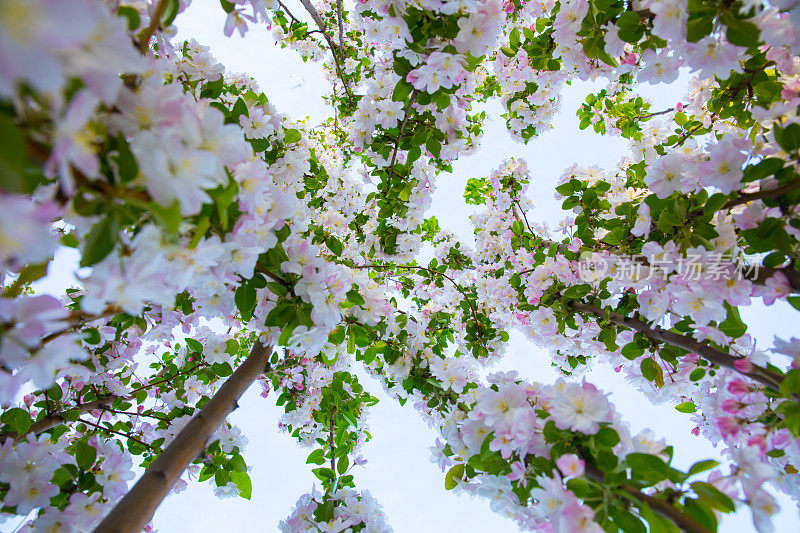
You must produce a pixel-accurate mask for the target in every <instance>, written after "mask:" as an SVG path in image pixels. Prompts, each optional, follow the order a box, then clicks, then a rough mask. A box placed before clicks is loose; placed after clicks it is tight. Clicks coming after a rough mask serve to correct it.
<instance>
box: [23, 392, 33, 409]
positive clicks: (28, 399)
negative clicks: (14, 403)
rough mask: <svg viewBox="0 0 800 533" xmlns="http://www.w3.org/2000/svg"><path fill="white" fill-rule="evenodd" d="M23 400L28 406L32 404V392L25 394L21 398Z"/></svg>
mask: <svg viewBox="0 0 800 533" xmlns="http://www.w3.org/2000/svg"><path fill="white" fill-rule="evenodd" d="M23 401H24V402H25V406H26V407H30V406H31V405H33V393H31V394H26V395H25V397H24V398H23Z"/></svg>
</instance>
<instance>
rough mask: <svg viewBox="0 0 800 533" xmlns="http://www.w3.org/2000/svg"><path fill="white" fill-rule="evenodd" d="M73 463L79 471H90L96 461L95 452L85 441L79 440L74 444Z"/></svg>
mask: <svg viewBox="0 0 800 533" xmlns="http://www.w3.org/2000/svg"><path fill="white" fill-rule="evenodd" d="M74 452H75V462H76V463H77V464H78V468H80V469H81V470H86V471H88V470H91V469H92V465H94V461H95V459H97V450H95V449H94V447H93V446H89V445H88V444H87V443H86V442H85V441H82V440H79V441H77V442H76V443H75V448H74Z"/></svg>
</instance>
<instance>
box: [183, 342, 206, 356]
mask: <svg viewBox="0 0 800 533" xmlns="http://www.w3.org/2000/svg"><path fill="white" fill-rule="evenodd" d="M186 347H187V348H188V349H190V350H191V351H193V352H196V353H203V345H202V344H200V341H198V340H195V339H186Z"/></svg>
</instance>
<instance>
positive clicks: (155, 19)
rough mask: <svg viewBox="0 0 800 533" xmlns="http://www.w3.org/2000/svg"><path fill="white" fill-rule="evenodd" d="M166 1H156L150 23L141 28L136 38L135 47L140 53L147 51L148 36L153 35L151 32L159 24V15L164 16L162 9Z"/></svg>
mask: <svg viewBox="0 0 800 533" xmlns="http://www.w3.org/2000/svg"><path fill="white" fill-rule="evenodd" d="M168 3H169V0H159V1H158V4H156V9H155V11H154V12H153V15H152V16H151V17H150V24H148V25H147V27H146V28H145V29H143V30H142V32H141V33H140V34H139V36H138V37H137V38H136V41H137V44H136V47H137V48H138V49H139V52H141V53H142V54H145V53H147V49H148V47H149V46H150V38H151V37H153V34H154V33H155V32H156V30H158V28H159V27H160V26H161V17H163V16H164V11H165V10H166V9H167V4H168Z"/></svg>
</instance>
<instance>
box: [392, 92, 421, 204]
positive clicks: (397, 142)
mask: <svg viewBox="0 0 800 533" xmlns="http://www.w3.org/2000/svg"><path fill="white" fill-rule="evenodd" d="M418 93H419V91H418V90H416V89H414V90H413V91H411V98H409V100H408V105H406V109H405V112H404V116H403V121H402V122H401V123H400V127H399V128H398V129H397V139H395V141H394V148H393V149H392V160H391V161H390V162H389V167H388V169H387V170H386V189H385V190H384V191H383V196H384V197H386V196H388V195H389V191H390V190H391V185H392V176H391V175H392V174H394V164H395V161H397V150H398V149H399V148H400V139H402V138H403V130H404V129H405V127H406V123H407V122H408V117H409V114H410V113H411V106H412V105H413V104H414V100H416V98H417V94H418Z"/></svg>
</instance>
